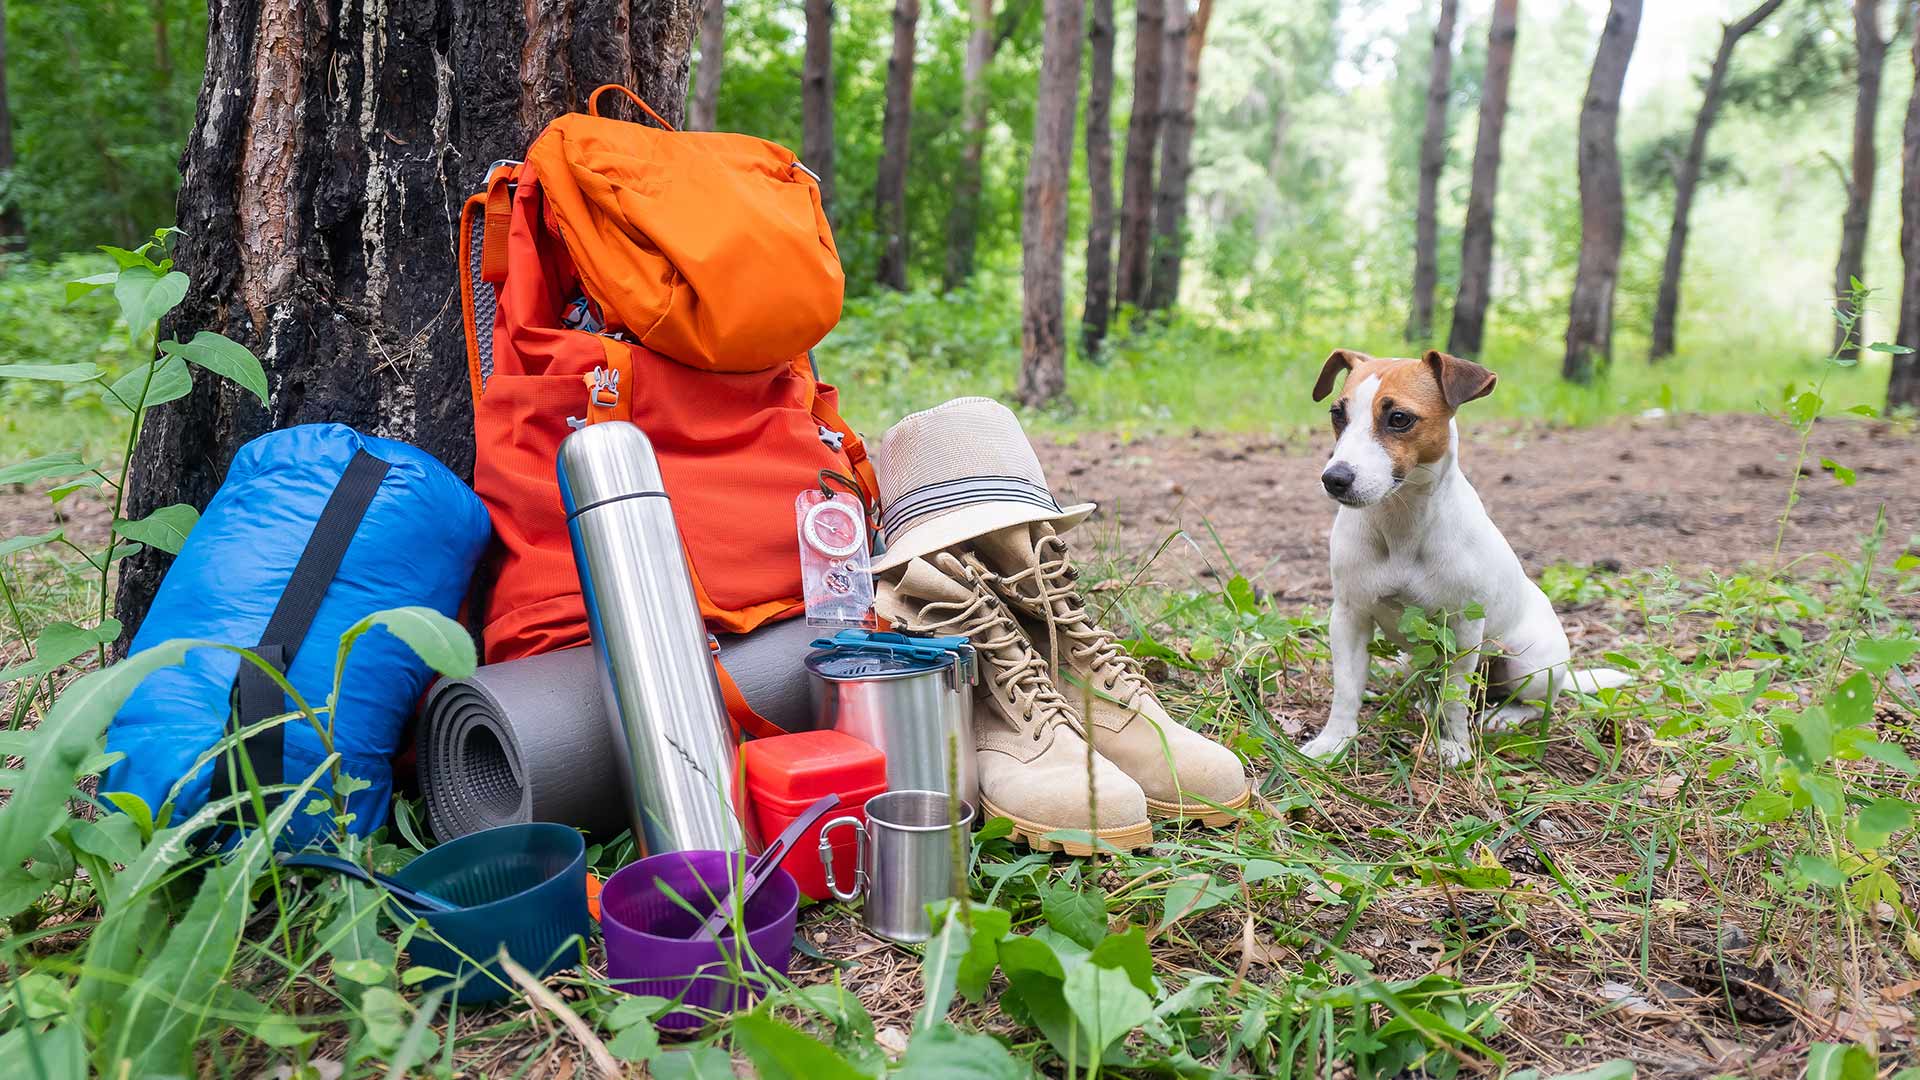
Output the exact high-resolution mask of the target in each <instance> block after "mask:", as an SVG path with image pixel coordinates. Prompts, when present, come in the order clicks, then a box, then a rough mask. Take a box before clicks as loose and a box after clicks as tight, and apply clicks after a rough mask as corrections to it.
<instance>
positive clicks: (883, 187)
mask: <svg viewBox="0 0 1920 1080" xmlns="http://www.w3.org/2000/svg"><path fill="white" fill-rule="evenodd" d="M919 24H920V0H894V5H893V56H892V57H891V58H890V59H888V61H887V106H886V113H885V115H884V117H883V118H882V120H881V124H880V132H881V133H880V170H879V175H878V176H877V177H876V178H875V179H874V184H873V202H874V206H873V223H874V226H875V227H876V228H878V229H879V230H880V265H879V268H878V270H877V271H876V272H875V277H876V279H877V280H878V281H879V283H880V284H882V285H884V286H886V287H887V288H890V289H898V290H900V291H901V292H905V291H906V289H907V156H908V153H909V151H910V150H911V144H912V138H911V135H912V130H911V125H912V123H913V44H914V33H915V30H916V29H917V28H918V26H919Z"/></svg>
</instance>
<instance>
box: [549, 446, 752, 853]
mask: <svg viewBox="0 0 1920 1080" xmlns="http://www.w3.org/2000/svg"><path fill="white" fill-rule="evenodd" d="M557 469H558V472H559V474H560V498H561V502H562V503H563V504H564V506H565V507H566V513H567V532H568V534H569V535H570V536H571V537H572V540H573V558H574V565H575V566H576V567H577V568H578V569H579V571H580V591H581V594H582V595H583V596H584V597H585V600H586V608H587V620H588V626H589V627H590V629H591V630H592V633H593V646H594V649H595V651H596V652H597V653H598V658H599V662H600V663H599V666H600V681H601V693H602V695H603V697H604V700H605V702H606V707H607V719H608V723H609V724H610V725H611V726H612V728H613V741H614V748H615V751H616V753H617V754H618V757H619V762H618V763H619V767H620V773H621V779H622V780H624V781H625V782H626V794H627V799H628V803H629V805H628V814H629V817H630V818H631V820H632V822H633V835H634V839H635V841H636V842H637V843H639V844H640V845H641V846H642V847H643V848H644V849H645V851H646V853H647V854H649V855H653V854H659V853H660V852H666V851H689V850H698V849H712V850H719V851H739V850H742V849H748V850H757V849H758V847H759V844H758V843H757V838H756V837H754V836H753V834H752V827H751V824H750V823H751V821H752V820H753V819H752V815H751V814H749V813H747V812H746V804H745V802H744V799H745V787H744V785H743V784H742V783H741V782H740V773H739V769H738V767H737V764H736V760H735V756H734V742H733V732H732V727H731V724H730V722H729V721H728V719H727V708H726V704H725V702H724V701H723V700H722V698H721V696H720V682H719V679H718V677H717V676H716V675H715V674H714V668H713V655H712V652H711V651H710V649H709V648H708V644H707V630H706V625H705V623H703V622H702V621H701V618H700V605H699V603H698V601H696V600H695V599H694V595H693V582H692V576H691V575H690V574H689V572H688V569H687V561H686V553H685V550H684V549H683V548H682V547H681V544H680V530H679V527H678V526H677V525H676V524H675V523H674V519H673V507H672V504H670V503H669V502H668V501H667V493H666V487H665V484H664V483H663V482H662V480H661V477H660V463H659V461H658V460H657V459H656V458H655V457H654V453H653V445H652V444H651V443H650V442H648V441H647V437H646V435H645V434H644V433H642V432H641V430H640V429H639V428H637V427H635V426H634V425H632V424H630V423H626V422H624V421H608V422H604V423H599V424H593V425H590V426H588V427H585V428H582V429H581V430H579V431H576V432H574V433H573V434H571V435H569V436H567V438H566V439H565V441H563V442H562V443H561V444H560V457H559V462H558V466H557Z"/></svg>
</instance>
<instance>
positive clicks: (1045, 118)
mask: <svg viewBox="0 0 1920 1080" xmlns="http://www.w3.org/2000/svg"><path fill="white" fill-rule="evenodd" d="M1081 3H1082V0H1046V6H1045V9H1044V10H1045V12H1046V30H1045V33H1044V36H1043V38H1042V45H1041V51H1040V91H1039V93H1038V94H1037V95H1036V96H1035V98H1034V108H1033V153H1032V156H1031V157H1030V158H1029V159H1028V162H1027V187H1026V193H1025V195H1026V197H1025V201H1024V202H1023V204H1022V209H1021V220H1020V262H1021V306H1022V312H1021V319H1020V386H1019V390H1018V394H1019V398H1020V401H1021V403H1022V404H1025V405H1028V406H1035V405H1042V404H1045V403H1046V402H1049V401H1052V400H1053V399H1054V398H1057V397H1059V396H1060V394H1061V393H1062V392H1064V391H1065V390H1066V388H1067V339H1066V316H1065V313H1064V311H1063V309H1064V307H1065V298H1064V296H1063V291H1064V290H1063V285H1062V281H1061V278H1062V270H1061V262H1062V261H1063V260H1064V259H1065V258H1066V249H1067V181H1068V180H1069V179H1070V177H1071V174H1072V172H1073V121H1074V115H1075V113H1076V112H1077V110H1078V109H1079V105H1080V100H1079V99H1080V32H1081V27H1080V24H1081V21H1082V16H1083V14H1084V13H1083V11H1082V8H1081Z"/></svg>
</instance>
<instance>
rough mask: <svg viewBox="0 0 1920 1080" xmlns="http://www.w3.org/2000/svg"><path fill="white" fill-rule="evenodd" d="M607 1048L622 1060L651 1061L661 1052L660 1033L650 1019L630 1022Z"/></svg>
mask: <svg viewBox="0 0 1920 1080" xmlns="http://www.w3.org/2000/svg"><path fill="white" fill-rule="evenodd" d="M607 1050H608V1051H610V1052H611V1053H612V1054H613V1056H614V1057H617V1058H619V1059H620V1060H621V1061H651V1060H652V1059H653V1058H654V1057H655V1056H656V1055H658V1054H659V1053H660V1033H659V1032H658V1031H655V1030H654V1027H653V1024H652V1023H651V1022H648V1021H644V1020H643V1021H641V1022H640V1023H638V1024H629V1025H627V1026H626V1027H624V1028H622V1029H621V1030H620V1034H618V1035H615V1036H614V1037H613V1041H612V1042H610V1043H608V1044H607Z"/></svg>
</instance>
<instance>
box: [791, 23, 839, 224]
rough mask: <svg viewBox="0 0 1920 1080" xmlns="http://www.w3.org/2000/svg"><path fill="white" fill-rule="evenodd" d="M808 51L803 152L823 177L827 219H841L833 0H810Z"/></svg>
mask: <svg viewBox="0 0 1920 1080" xmlns="http://www.w3.org/2000/svg"><path fill="white" fill-rule="evenodd" d="M806 5H807V52H806V57H805V59H804V60H803V61H802V62H801V66H800V120H801V132H800V156H801V158H802V160H804V161H805V162H806V165H807V167H808V168H809V169H812V170H813V174H814V175H815V176H817V177H819V178H820V202H821V203H822V204H823V205H824V206H826V208H827V220H828V221H829V222H833V223H836V224H837V223H838V222H839V220H840V218H839V210H840V205H839V202H838V201H837V200H836V199H835V198H834V190H833V0H806Z"/></svg>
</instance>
